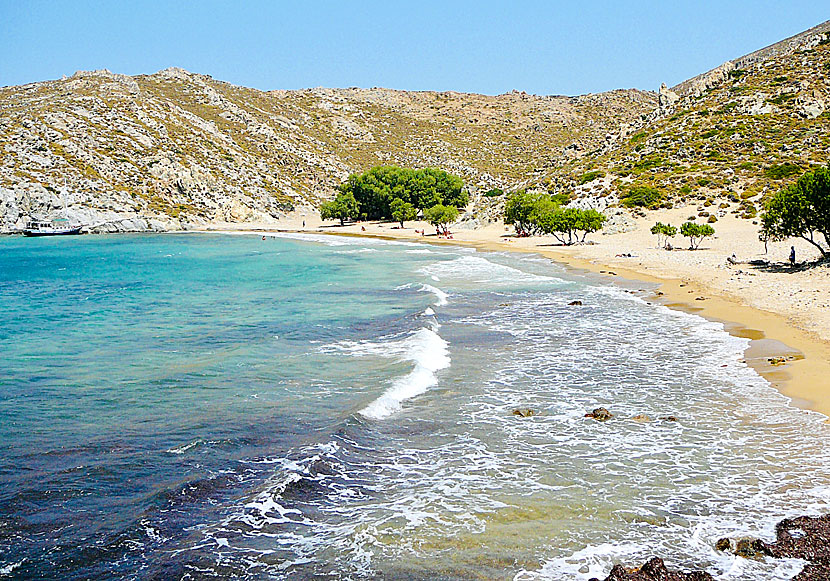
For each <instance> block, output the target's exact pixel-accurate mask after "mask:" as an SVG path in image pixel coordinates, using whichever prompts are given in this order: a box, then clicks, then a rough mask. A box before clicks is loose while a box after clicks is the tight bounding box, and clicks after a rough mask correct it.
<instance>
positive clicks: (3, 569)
mask: <svg viewBox="0 0 830 581" xmlns="http://www.w3.org/2000/svg"><path fill="white" fill-rule="evenodd" d="M25 562H26V559H22V560H20V561H18V562H16V563H9V564H8V565H3V566H0V575H11V574H12V572H13V571H14V570H15V569H17V568H18V567H20V566H21V565H22V564H23V563H25Z"/></svg>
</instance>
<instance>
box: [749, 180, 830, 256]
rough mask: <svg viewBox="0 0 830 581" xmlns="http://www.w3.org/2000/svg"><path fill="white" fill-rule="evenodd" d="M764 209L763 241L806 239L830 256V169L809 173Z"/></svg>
mask: <svg viewBox="0 0 830 581" xmlns="http://www.w3.org/2000/svg"><path fill="white" fill-rule="evenodd" d="M764 210H765V211H764V213H763V214H762V215H761V224H762V225H761V234H762V236H763V238H762V239H767V240H784V239H786V238H790V237H798V238H803V239H804V240H806V241H807V242H809V243H810V244H812V245H813V246H815V247H816V248H818V249H819V251H821V254H822V256H824V257H827V256H830V167H820V168H818V169H816V170H815V171H811V172H807V173H805V174H804V175H802V176H801V177H800V178H798V181H796V182H795V183H794V184H791V185H789V186H787V187H786V188H784V189H782V190H781V191H779V192H778V193H777V194H775V195H774V196H773V197H772V198H770V199H769V201H768V202H767V203H766V205H765V207H764ZM819 236H821V238H820V237H819ZM822 238H823V239H824V241H823V243H822V240H821V239H822Z"/></svg>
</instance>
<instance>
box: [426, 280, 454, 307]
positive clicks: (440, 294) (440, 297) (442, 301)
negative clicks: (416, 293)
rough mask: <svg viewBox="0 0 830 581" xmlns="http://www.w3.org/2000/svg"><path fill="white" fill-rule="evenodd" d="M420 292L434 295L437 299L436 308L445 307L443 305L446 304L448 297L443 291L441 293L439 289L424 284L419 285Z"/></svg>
mask: <svg viewBox="0 0 830 581" xmlns="http://www.w3.org/2000/svg"><path fill="white" fill-rule="evenodd" d="M420 290H421V291H422V292H430V293H432V294H434V295H435V296H436V297H437V299H438V302H436V303H435V306H436V307H443V306H445V305H446V304H447V302H448V301H447V297H448V296H449V295H447V293H445V292H444V291H442V290H441V289H440V288H436V287H434V286H432V285H431V284H424V285H421V289H420Z"/></svg>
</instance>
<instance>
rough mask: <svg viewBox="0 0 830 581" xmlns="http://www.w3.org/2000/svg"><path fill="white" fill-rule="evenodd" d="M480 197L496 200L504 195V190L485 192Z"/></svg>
mask: <svg viewBox="0 0 830 581" xmlns="http://www.w3.org/2000/svg"><path fill="white" fill-rule="evenodd" d="M482 195H483V196H484V197H485V198H498V197H499V196H503V195H504V190H500V189H499V188H493V189H492V190H487V191H486V192H484V193H483V194H482Z"/></svg>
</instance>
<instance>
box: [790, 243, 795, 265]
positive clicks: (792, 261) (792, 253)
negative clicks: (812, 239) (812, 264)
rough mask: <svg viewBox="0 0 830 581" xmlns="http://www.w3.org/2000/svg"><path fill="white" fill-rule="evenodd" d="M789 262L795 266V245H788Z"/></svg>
mask: <svg viewBox="0 0 830 581" xmlns="http://www.w3.org/2000/svg"><path fill="white" fill-rule="evenodd" d="M790 264H791V265H793V266H795V246H790Z"/></svg>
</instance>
